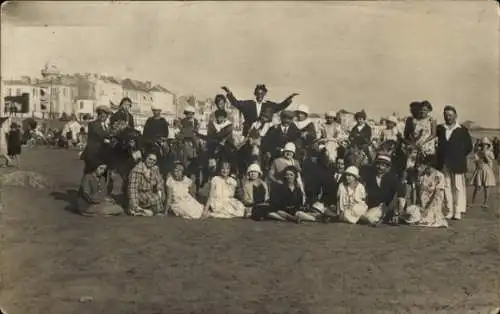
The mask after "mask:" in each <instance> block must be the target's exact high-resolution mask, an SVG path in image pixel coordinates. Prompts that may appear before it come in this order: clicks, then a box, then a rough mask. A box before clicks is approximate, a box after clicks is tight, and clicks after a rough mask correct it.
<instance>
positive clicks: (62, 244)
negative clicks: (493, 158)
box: [0, 149, 500, 314]
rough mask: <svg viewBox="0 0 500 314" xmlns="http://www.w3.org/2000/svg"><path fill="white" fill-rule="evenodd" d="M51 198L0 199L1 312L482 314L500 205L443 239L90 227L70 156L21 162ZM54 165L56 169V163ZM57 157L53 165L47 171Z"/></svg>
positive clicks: (245, 228) (156, 224)
mask: <svg viewBox="0 0 500 314" xmlns="http://www.w3.org/2000/svg"><path fill="white" fill-rule="evenodd" d="M23 158H24V167H26V168H27V169H36V170H37V171H39V172H40V173H43V174H45V175H46V176H47V177H49V178H51V179H52V180H55V181H57V182H58V183H59V187H58V191H55V192H56V193H54V191H48V190H30V189H22V188H4V190H3V199H4V207H5V208H4V212H3V213H2V215H1V222H0V224H1V225H0V228H1V229H0V231H1V235H2V239H1V245H2V247H1V254H2V256H1V275H2V277H1V286H0V289H1V290H0V306H1V307H2V309H3V310H4V311H6V312H7V313H9V314H12V313H21V314H31V313H51V314H69V313H74V314H77V313H117V314H118V313H120V314H124V313H147V314H154V313H169V314H171V313H196V314H198V313H214V314H215V313H217V314H221V313H236V314H240V313H241V314H245V313H259V314H263V313H312V314H316V313H318V314H322V313H489V311H490V310H491V309H492V308H494V307H495V306H500V295H499V294H500V277H499V273H500V270H499V269H500V267H499V265H500V264H499V261H500V255H499V241H498V235H499V228H498V227H499V226H498V221H499V216H498V203H497V195H495V197H493V198H492V204H491V206H490V209H488V210H483V209H481V208H479V207H472V208H470V209H469V212H468V214H467V216H466V219H465V220H463V221H459V222H452V224H451V229H449V230H444V229H437V230H432V229H418V228H411V227H389V226H382V227H380V228H369V227H365V226H350V225H345V224H328V225H323V224H315V225H313V224H302V225H294V224H288V223H275V222H262V223H257V222H251V221H244V220H219V221H217V220H208V221H184V220H181V219H176V218H171V217H166V218H163V219H162V218H147V217H136V218H132V217H117V218H109V219H101V218H84V217H82V216H79V215H76V214H74V213H72V212H71V211H68V210H67V209H68V204H69V203H68V195H69V196H72V195H74V189H75V188H76V187H77V184H78V180H79V175H80V173H81V165H80V161H78V159H77V157H76V154H75V153H74V152H68V151H61V150H45V149H39V150H33V151H26V153H25V155H24V156H23ZM56 158H57V159H56ZM55 160H57V162H55Z"/></svg>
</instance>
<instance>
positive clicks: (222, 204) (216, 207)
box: [204, 162, 245, 218]
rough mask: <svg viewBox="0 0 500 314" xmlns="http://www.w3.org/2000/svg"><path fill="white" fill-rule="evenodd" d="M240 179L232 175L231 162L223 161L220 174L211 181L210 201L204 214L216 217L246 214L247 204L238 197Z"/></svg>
mask: <svg viewBox="0 0 500 314" xmlns="http://www.w3.org/2000/svg"><path fill="white" fill-rule="evenodd" d="M237 187H238V181H236V179H235V178H234V177H232V176H231V164H230V163H229V162H221V163H220V170H219V175H217V176H215V177H213V178H212V180H211V181H210V191H209V194H208V201H207V204H206V205H205V209H204V216H205V217H207V216H209V217H214V218H237V217H244V216H245V206H244V205H243V203H241V202H240V201H239V200H238V199H236V188H237Z"/></svg>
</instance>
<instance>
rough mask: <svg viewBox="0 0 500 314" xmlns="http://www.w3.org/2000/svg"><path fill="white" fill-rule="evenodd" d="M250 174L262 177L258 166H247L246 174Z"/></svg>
mask: <svg viewBox="0 0 500 314" xmlns="http://www.w3.org/2000/svg"><path fill="white" fill-rule="evenodd" d="M250 172H257V173H258V174H260V175H262V170H261V169H260V166H259V164H251V165H250V166H248V169H247V174H249V173H250Z"/></svg>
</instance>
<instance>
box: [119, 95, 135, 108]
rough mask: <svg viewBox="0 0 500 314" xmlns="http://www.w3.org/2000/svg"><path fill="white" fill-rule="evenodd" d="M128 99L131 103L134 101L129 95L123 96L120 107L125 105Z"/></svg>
mask: <svg viewBox="0 0 500 314" xmlns="http://www.w3.org/2000/svg"><path fill="white" fill-rule="evenodd" d="M126 101H128V102H129V103H132V99H130V98H129V97H123V98H122V100H120V107H121V106H122V105H123V103H124V102H126Z"/></svg>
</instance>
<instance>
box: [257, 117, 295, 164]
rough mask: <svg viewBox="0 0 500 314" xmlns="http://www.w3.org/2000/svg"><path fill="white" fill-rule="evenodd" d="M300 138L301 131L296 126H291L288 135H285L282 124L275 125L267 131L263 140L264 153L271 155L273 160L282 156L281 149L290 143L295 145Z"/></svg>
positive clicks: (262, 148)
mask: <svg viewBox="0 0 500 314" xmlns="http://www.w3.org/2000/svg"><path fill="white" fill-rule="evenodd" d="M299 137H300V131H299V129H298V128H297V126H296V125H295V124H293V123H292V124H290V126H289V127H288V130H287V132H286V133H283V130H282V129H281V124H278V125H275V126H273V127H271V128H270V129H269V131H267V133H266V135H265V136H264V138H263V139H262V147H261V150H262V152H263V153H271V156H272V157H273V158H277V157H279V156H281V151H280V150H281V149H282V148H283V147H284V146H285V144H286V143H288V142H293V143H295V142H296V141H297V139H298V138H299Z"/></svg>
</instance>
